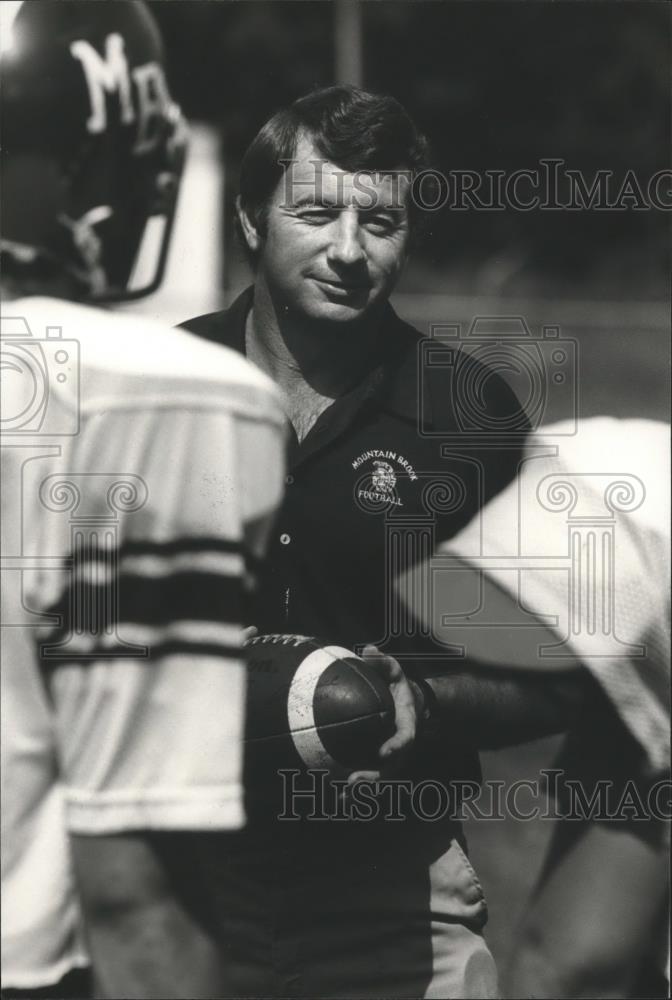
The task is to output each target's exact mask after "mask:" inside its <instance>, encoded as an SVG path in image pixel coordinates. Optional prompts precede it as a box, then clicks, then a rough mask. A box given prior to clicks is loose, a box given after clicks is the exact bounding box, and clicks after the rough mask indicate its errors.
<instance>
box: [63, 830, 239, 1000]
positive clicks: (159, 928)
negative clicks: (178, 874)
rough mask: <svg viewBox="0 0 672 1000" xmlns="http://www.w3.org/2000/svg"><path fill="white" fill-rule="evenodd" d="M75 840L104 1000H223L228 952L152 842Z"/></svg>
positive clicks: (133, 838)
mask: <svg viewBox="0 0 672 1000" xmlns="http://www.w3.org/2000/svg"><path fill="white" fill-rule="evenodd" d="M72 841H73V856H74V861H75V867H76V872H77V878H78V884H79V889H80V896H81V900H82V907H83V910H84V919H85V925H86V931H87V937H88V941H89V947H90V950H91V958H92V965H93V969H94V976H95V985H96V996H98V997H103V998H119V997H140V996H142V997H148V998H149V997H157V998H158V997H166V998H170V997H186V996H188V997H216V996H221V995H222V990H223V988H224V984H225V969H224V964H223V959H222V952H221V949H220V948H218V947H217V945H216V942H215V940H214V939H213V937H212V936H211V934H210V933H209V932H208V930H207V928H206V927H205V925H204V923H203V921H201V920H197V919H196V918H195V915H194V913H193V910H192V908H191V907H189V906H187V905H185V902H184V900H183V899H182V898H180V895H179V894H178V893H176V891H175V887H174V883H173V880H172V879H171V878H170V873H169V872H167V871H166V870H165V869H164V867H163V864H162V860H161V859H160V858H159V857H157V855H156V852H155V851H154V850H153V849H152V847H151V845H150V843H149V842H146V841H145V840H144V839H143V838H142V837H141V836H120V837H73V838H72Z"/></svg>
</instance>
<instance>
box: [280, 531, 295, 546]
mask: <svg viewBox="0 0 672 1000" xmlns="http://www.w3.org/2000/svg"><path fill="white" fill-rule="evenodd" d="M291 540H292V539H291V536H290V535H287V534H284V535H280V543H281V544H282V545H289V543H290V542H291Z"/></svg>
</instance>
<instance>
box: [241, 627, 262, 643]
mask: <svg viewBox="0 0 672 1000" xmlns="http://www.w3.org/2000/svg"><path fill="white" fill-rule="evenodd" d="M257 635H259V629H258V628H257V627H256V625H248V626H247V627H246V628H244V629H243V645H245V643H246V642H249V641H250V639H254V637H255V636H257Z"/></svg>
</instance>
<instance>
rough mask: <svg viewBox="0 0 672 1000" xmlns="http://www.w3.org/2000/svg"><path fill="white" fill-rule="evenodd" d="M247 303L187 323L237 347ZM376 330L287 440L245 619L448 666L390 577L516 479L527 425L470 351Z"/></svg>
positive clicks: (452, 771) (460, 759) (460, 762)
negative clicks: (349, 370) (366, 357)
mask: <svg viewBox="0 0 672 1000" xmlns="http://www.w3.org/2000/svg"><path fill="white" fill-rule="evenodd" d="M252 302H253V289H251V288H250V289H247V290H246V291H245V292H244V293H243V294H242V295H241V296H240V297H239V298H238V299H237V300H236V301H235V302H234V303H233V305H232V306H231V307H230V308H229V309H228V310H226V311H224V312H218V313H211V314H208V315H205V316H200V317H198V318H195V319H192V320H189V321H188V322H187V323H185V324H183V325H184V326H185V327H186V329H188V330H191V331H192V332H193V333H196V334H198V335H200V336H202V337H206V338H208V339H210V340H215V341H217V342H218V343H221V344H224V345H226V346H228V347H231V348H234V349H235V350H238V351H241V352H243V353H244V352H245V322H246V319H247V315H248V312H249V310H250V308H251V306H252ZM381 333H382V336H381V345H382V353H381V356H380V358H379V362H378V365H377V367H376V368H375V369H374V370H373V371H371V372H370V373H369V374H368V376H367V377H365V378H364V379H363V380H362V381H361V382H360V384H359V385H358V386H356V387H355V388H354V389H353V390H351V391H350V392H348V393H346V394H344V395H343V396H341V397H339V398H337V399H335V400H334V402H333V403H332V404H331V405H330V406H329V407H328V408H327V409H326V410H325V411H324V412H323V413H322V414H321V415H320V417H319V418H318V420H317V421H316V423H315V424H314V426H313V427H312V428H311V430H310V432H309V433H308V434H307V435H306V437H305V438H304V439H303V441H301V442H299V441H298V439H297V437H296V434H291V435H290V443H289V454H288V466H287V477H286V488H285V497H284V501H283V503H282V505H281V507H280V510H279V513H278V516H277V519H276V523H275V528H274V532H273V536H272V538H271V541H270V545H269V552H268V558H267V563H266V567H265V569H264V570H263V571H262V574H261V581H260V593H259V599H258V607H257V615H256V618H255V620H254V622H253V624H255V625H256V626H257V627H258V628H259V630H260V631H261V632H280V633H297V634H300V635H316V636H318V637H320V638H321V639H325V640H329V641H332V642H337V643H338V644H339V645H342V646H346V647H348V648H351V649H354V648H357V647H361V646H362V645H363V644H365V643H375V644H376V645H378V646H379V648H381V649H382V650H383V651H384V652H386V653H388V654H390V655H395V656H397V657H399V659H400V660H401V662H402V664H403V666H404V668H405V669H407V670H409V671H410V672H411V673H412V672H413V670H418V669H419V670H420V671H421V672H422V673H423V675H425V676H428V675H429V674H430V673H431V672H435V673H436V672H441V671H443V670H445V669H446V668H447V666H448V668H449V666H450V665H449V662H448V661H447V659H446V655H445V649H443V648H442V647H440V646H438V645H437V644H436V643H434V642H433V641H432V639H431V637H430V636H429V635H427V634H426V633H424V632H423V630H422V626H421V625H420V624H419V623H417V622H416V621H415V620H413V619H412V618H411V617H410V613H409V612H408V611H407V610H406V605H405V603H404V601H403V600H401V599H400V597H399V595H398V594H397V588H396V587H395V583H396V582H397V581H398V579H399V577H400V576H401V575H402V574H403V572H404V570H405V569H408V568H410V567H412V566H413V565H415V564H417V563H420V562H424V561H426V560H427V557H428V556H429V555H430V554H431V553H432V552H434V551H436V548H437V546H438V545H439V543H441V542H444V541H445V540H447V539H450V538H452V537H453V535H455V534H456V533H457V532H458V531H460V530H461V529H462V528H464V527H465V526H466V525H467V524H468V523H469V522H470V521H471V520H472V518H473V516H474V515H475V514H476V513H477V512H478V510H479V509H480V508H481V507H482V506H483V505H484V504H485V503H486V502H487V501H488V500H489V499H490V498H492V497H493V496H495V495H496V494H497V493H499V492H500V490H502V489H503V488H504V487H505V486H506V485H507V483H509V482H510V481H511V480H512V479H513V478H514V476H515V475H516V471H517V467H518V462H519V460H520V458H521V455H522V444H523V440H524V437H525V434H526V432H527V430H528V424H527V421H526V419H525V417H524V416H523V415H521V410H520V405H519V403H518V401H517V399H516V397H515V395H514V394H513V392H512V390H511V389H510V387H509V386H508V384H507V383H506V382H505V381H504V379H503V378H502V377H501V376H500V375H499V374H498V373H497V372H496V371H495V370H493V369H491V368H489V367H486V366H485V365H483V364H482V363H480V362H479V361H478V360H477V359H475V358H474V357H473V355H465V356H464V358H461V359H459V365H461V366H462V367H460V366H459V365H458V353H457V351H455V350H454V349H452V348H450V347H449V346H447V345H445V344H442V343H439V342H432V341H431V340H423V338H422V337H421V334H420V333H419V332H418V331H417V330H415V329H414V328H413V327H412V326H409V325H408V324H407V323H405V322H403V321H402V320H401V319H399V317H398V316H397V315H396V314H395V313H394V311H393V309H392V308H391V307H389V306H388V307H387V309H386V313H385V315H384V317H383V322H382V328H381ZM498 420H499V424H498ZM507 428H513V429H508V430H507ZM416 754H417V764H418V774H420V773H422V774H423V775H424V776H427V774H428V773H429V774H432V773H434V774H436V773H437V767H438V770H439V772H440V774H441V776H442V777H444V778H445V777H451V778H465V777H468V778H478V777H479V776H480V770H479V767H478V759H477V754H476V752H475V749H474V748H456V747H454V746H451V745H450V740H449V738H448V739H447V740H446V741H445V742H444V743H443V744H442V747H441V748H440V749H439V750H438V751H437V747H436V746H433V747H429V746H426V747H425V748H424V749H417V750H416ZM437 758H440V759H437ZM430 825H431V824H430Z"/></svg>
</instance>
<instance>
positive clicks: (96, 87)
mask: <svg viewBox="0 0 672 1000" xmlns="http://www.w3.org/2000/svg"><path fill="white" fill-rule="evenodd" d="M70 52H71V53H72V55H73V56H74V57H75V59H79V61H80V62H81V64H82V68H83V70H84V75H85V77H86V85H87V87H88V90H89V100H90V101H91V114H90V116H89V118H88V119H87V122H86V127H87V129H88V131H89V132H91V133H93V134H97V133H99V132H104V131H105V129H106V127H107V111H106V107H105V92H106V91H107V93H108V94H112V93H114V92H115V91H116V92H117V93H118V94H119V105H120V108H121V120H122V122H123V123H124V124H125V125H129V124H130V123H131V122H132V121H133V119H134V117H135V116H134V114H133V102H132V100H131V79H130V76H129V72H128V62H127V61H126V53H125V52H124V40H123V38H122V37H121V35H117V34H113V35H108V36H107V38H106V39H105V58H104V59H103V58H102V57H101V56H100V55H99V53H98V52H96V50H95V49H94V47H93V45H91V43H90V42H87V41H84V40H83V39H82V40H79V41H76V42H72V44H71V45H70Z"/></svg>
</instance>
